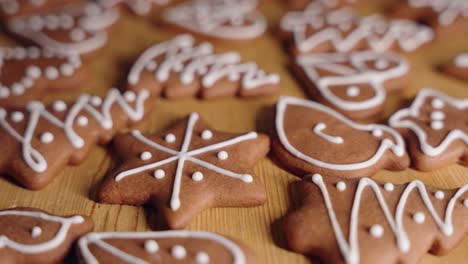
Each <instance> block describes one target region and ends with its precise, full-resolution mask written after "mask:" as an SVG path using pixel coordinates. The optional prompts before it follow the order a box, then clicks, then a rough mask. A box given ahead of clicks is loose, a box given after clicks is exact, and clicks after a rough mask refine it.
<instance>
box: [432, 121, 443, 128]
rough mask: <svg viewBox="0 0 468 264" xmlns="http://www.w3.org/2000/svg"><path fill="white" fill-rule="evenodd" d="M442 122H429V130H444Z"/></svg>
mask: <svg viewBox="0 0 468 264" xmlns="http://www.w3.org/2000/svg"><path fill="white" fill-rule="evenodd" d="M444 126H445V125H444V122H442V121H432V122H431V128H432V129H434V130H441V129H443V128H444Z"/></svg>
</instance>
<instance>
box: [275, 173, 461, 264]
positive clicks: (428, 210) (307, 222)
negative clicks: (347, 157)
mask: <svg viewBox="0 0 468 264" xmlns="http://www.w3.org/2000/svg"><path fill="white" fill-rule="evenodd" d="M297 191H298V193H299V195H300V197H301V200H302V205H301V207H300V208H299V209H297V210H295V211H293V212H292V213H290V214H289V215H287V216H286V217H285V219H284V221H283V224H284V230H285V234H286V240H287V242H288V245H289V247H290V248H291V249H292V250H293V251H294V252H298V253H302V254H306V255H311V256H317V257H319V258H320V259H321V260H322V261H323V262H324V263H348V264H355V263H382V264H393V263H417V262H418V261H419V259H420V258H421V257H422V256H423V255H424V254H425V253H426V252H430V253H431V254H434V255H444V254H447V253H448V252H449V251H450V250H451V249H453V248H455V247H456V246H457V244H458V243H459V242H461V241H462V240H463V239H464V238H465V236H466V235H467V233H468V185H464V186H463V187H461V188H460V189H458V190H439V189H435V188H430V187H427V186H425V185H424V184H423V183H422V182H421V181H418V180H415V181H412V182H409V183H407V184H404V185H396V184H392V183H385V184H384V183H380V182H376V181H373V180H371V179H369V178H363V179H360V180H343V179H340V178H334V177H328V176H327V177H325V176H323V177H322V176H321V175H319V174H315V175H313V176H310V177H307V178H306V179H304V180H303V181H301V182H299V183H298V185H297Z"/></svg>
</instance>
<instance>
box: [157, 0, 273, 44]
mask: <svg viewBox="0 0 468 264" xmlns="http://www.w3.org/2000/svg"><path fill="white" fill-rule="evenodd" d="M163 19H164V21H165V22H167V23H168V24H170V25H174V26H176V27H179V28H182V29H184V30H188V31H190V32H191V33H195V34H199V35H204V36H208V37H213V38H218V39H227V40H250V39H255V38H258V37H260V36H261V35H263V33H265V31H266V30H267V21H266V19H265V17H263V16H262V15H261V14H260V13H258V12H257V1H256V0H195V1H185V2H183V3H181V4H179V5H176V6H174V7H170V8H168V9H166V10H165V11H164V12H163Z"/></svg>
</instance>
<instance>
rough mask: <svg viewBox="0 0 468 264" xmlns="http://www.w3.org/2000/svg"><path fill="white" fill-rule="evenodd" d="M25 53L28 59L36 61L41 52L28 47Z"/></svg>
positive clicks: (35, 48)
mask: <svg viewBox="0 0 468 264" xmlns="http://www.w3.org/2000/svg"><path fill="white" fill-rule="evenodd" d="M27 53H28V54H27V56H28V57H29V58H30V59H37V58H39V57H40V56H41V50H40V49H39V48H37V47H29V48H28V51H27Z"/></svg>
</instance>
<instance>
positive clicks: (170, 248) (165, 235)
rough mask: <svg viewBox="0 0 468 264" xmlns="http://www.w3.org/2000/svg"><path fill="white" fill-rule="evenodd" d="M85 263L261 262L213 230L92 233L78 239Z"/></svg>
mask: <svg viewBox="0 0 468 264" xmlns="http://www.w3.org/2000/svg"><path fill="white" fill-rule="evenodd" d="M78 254H79V257H80V259H81V260H82V261H83V263H86V264H91V263H93V264H94V263H176V262H180V263H182V262H184V263H197V264H208V263H226V264H227V263H232V264H249V263H257V259H256V257H255V255H254V254H253V253H252V252H251V250H249V249H247V248H246V247H245V246H243V245H240V244H238V243H236V242H234V241H232V240H231V239H229V238H226V237H224V236H221V235H218V234H215V233H209V232H194V231H163V232H142V233H138V232H129V233H90V234H88V235H86V236H84V237H82V238H81V239H80V240H79V242H78Z"/></svg>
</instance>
